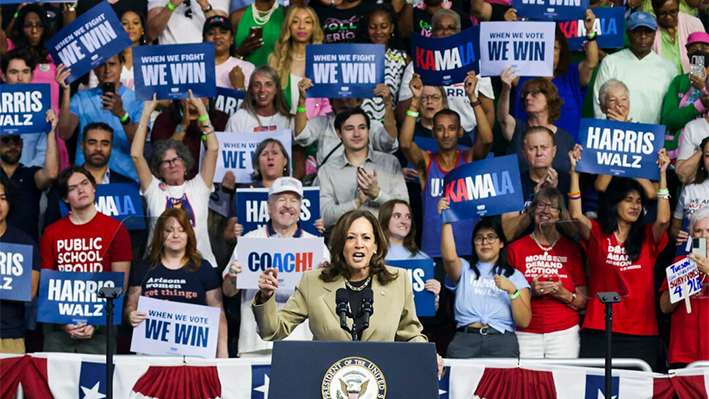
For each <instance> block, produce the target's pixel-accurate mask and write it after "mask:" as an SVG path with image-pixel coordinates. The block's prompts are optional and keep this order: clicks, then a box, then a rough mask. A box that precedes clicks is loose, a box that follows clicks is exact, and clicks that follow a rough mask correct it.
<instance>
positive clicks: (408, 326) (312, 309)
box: [251, 266, 428, 342]
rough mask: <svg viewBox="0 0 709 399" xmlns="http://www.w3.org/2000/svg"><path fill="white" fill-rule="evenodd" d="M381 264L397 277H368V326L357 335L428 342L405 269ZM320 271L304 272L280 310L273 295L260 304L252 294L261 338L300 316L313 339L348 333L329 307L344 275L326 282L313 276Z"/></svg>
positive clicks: (277, 335)
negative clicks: (381, 279)
mask: <svg viewBox="0 0 709 399" xmlns="http://www.w3.org/2000/svg"><path fill="white" fill-rule="evenodd" d="M387 269H388V270H389V271H390V272H391V273H394V274H397V273H398V275H399V277H398V278H397V279H395V280H394V281H392V282H390V283H389V284H387V285H385V286H384V285H381V284H380V283H379V280H378V279H377V278H376V277H374V278H373V279H372V291H374V314H372V316H371V317H370V319H369V328H367V329H366V330H364V332H363V333H362V338H361V339H362V341H383V342H393V341H412V342H428V339H427V338H426V336H425V335H423V333H422V330H423V327H422V326H421V323H420V322H419V320H418V318H417V317H416V307H415V305H414V293H413V291H412V290H411V283H410V282H409V276H408V273H406V271H405V270H404V269H400V268H396V267H389V266H387ZM321 272H322V269H317V270H311V271H307V272H305V273H304V274H303V277H302V278H301V280H300V282H299V283H298V286H297V287H296V289H295V293H293V295H292V296H291V297H290V299H288V302H287V303H286V306H285V308H283V309H282V310H280V311H276V302H275V299H274V297H275V295H273V296H271V298H270V299H269V300H268V301H266V302H265V303H263V304H260V305H257V304H256V297H255V298H254V300H253V301H252V302H251V310H252V311H253V312H254V316H255V317H256V323H257V324H258V330H259V335H260V336H261V338H262V339H263V340H265V341H272V340H278V339H283V338H285V337H287V336H288V335H290V333H291V331H293V329H294V328H295V327H296V326H298V325H299V324H300V323H302V322H303V321H305V319H310V331H312V332H313V339H315V340H320V341H350V340H351V339H352V338H351V337H350V335H349V333H347V332H346V331H344V330H342V329H341V328H340V318H339V316H338V315H337V313H336V312H335V307H336V304H335V293H336V292H337V290H338V289H340V288H345V281H344V278H342V277H340V278H338V279H337V280H335V281H333V282H331V283H326V282H324V281H322V280H321V279H320V278H319V276H320V273H321ZM258 296H259V295H257V297H258ZM349 325H351V323H349Z"/></svg>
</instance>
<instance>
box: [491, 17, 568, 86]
mask: <svg viewBox="0 0 709 399" xmlns="http://www.w3.org/2000/svg"><path fill="white" fill-rule="evenodd" d="M480 25H481V26H480V60H481V65H480V75H482V76H499V75H501V74H502V71H503V70H504V69H505V68H507V67H510V66H511V67H513V68H514V69H515V70H516V72H515V74H516V75H517V76H553V75H554V34H555V30H556V27H555V24H554V22H530V21H524V22H483V23H481V24H480Z"/></svg>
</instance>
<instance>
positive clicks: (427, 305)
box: [386, 259, 436, 317]
mask: <svg viewBox="0 0 709 399" xmlns="http://www.w3.org/2000/svg"><path fill="white" fill-rule="evenodd" d="M386 263H387V265H389V266H394V267H400V268H402V269H405V270H406V272H407V273H409V281H411V288H412V289H413V291H414V303H415V304H416V315H417V316H419V317H422V316H424V317H425V316H435V315H436V296H435V295H434V294H433V293H432V292H431V291H428V290H426V288H425V287H424V285H425V284H426V281H428V280H431V279H433V259H405V260H388V261H386Z"/></svg>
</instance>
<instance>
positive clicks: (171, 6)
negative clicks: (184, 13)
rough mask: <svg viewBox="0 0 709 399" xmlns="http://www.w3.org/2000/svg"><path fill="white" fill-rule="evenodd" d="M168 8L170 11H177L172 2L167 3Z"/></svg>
mask: <svg viewBox="0 0 709 399" xmlns="http://www.w3.org/2000/svg"><path fill="white" fill-rule="evenodd" d="M167 8H169V9H170V11H175V6H173V5H172V3H170V0H168V1H167Z"/></svg>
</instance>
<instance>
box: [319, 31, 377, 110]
mask: <svg viewBox="0 0 709 399" xmlns="http://www.w3.org/2000/svg"><path fill="white" fill-rule="evenodd" d="M385 52H386V50H385V47H384V45H383V44H347V45H346V46H343V45H341V44H316V45H307V46H305V76H306V77H308V78H310V80H312V81H313V87H311V88H310V89H308V91H306V92H305V97H308V98H310V97H314V98H319V97H324V98H370V97H372V96H373V94H372V92H373V91H374V88H375V87H377V84H379V83H384V54H385Z"/></svg>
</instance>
